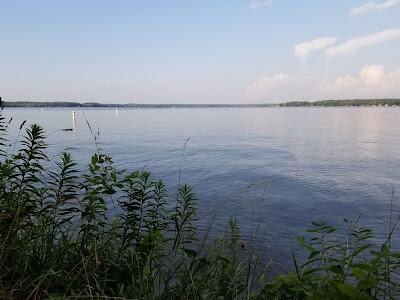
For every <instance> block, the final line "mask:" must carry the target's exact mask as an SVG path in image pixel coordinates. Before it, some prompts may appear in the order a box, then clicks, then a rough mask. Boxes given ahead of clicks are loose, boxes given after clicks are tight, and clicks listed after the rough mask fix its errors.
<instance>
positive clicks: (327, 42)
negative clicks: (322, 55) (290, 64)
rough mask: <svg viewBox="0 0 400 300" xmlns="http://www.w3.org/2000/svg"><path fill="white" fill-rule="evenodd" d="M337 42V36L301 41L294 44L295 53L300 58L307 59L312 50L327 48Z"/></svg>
mask: <svg viewBox="0 0 400 300" xmlns="http://www.w3.org/2000/svg"><path fill="white" fill-rule="evenodd" d="M336 42H337V39H336V38H331V37H324V38H319V39H315V40H312V41H308V42H304V43H300V44H297V45H295V46H294V54H295V55H296V57H298V58H299V59H300V60H302V61H305V60H307V58H308V56H309V55H310V54H311V53H312V52H315V51H318V50H322V49H325V48H327V47H329V46H331V45H333V44H334V43H336Z"/></svg>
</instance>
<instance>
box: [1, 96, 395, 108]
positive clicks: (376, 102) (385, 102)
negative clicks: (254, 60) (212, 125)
mask: <svg viewBox="0 0 400 300" xmlns="http://www.w3.org/2000/svg"><path fill="white" fill-rule="evenodd" d="M0 99H1V98H0ZM2 106H3V107H71V108H79V107H82V108H86V107H87V108H90V107H101V108H203V107H204V108H206V107H210V108H218V107H220V108H223V107H276V106H280V107H310V106H400V99H353V100H320V101H313V102H308V101H290V102H284V103H274V104H273V103H259V104H141V103H128V104H111V103H110V104H107V103H97V102H86V103H79V102H68V101H52V102H41V101H2Z"/></svg>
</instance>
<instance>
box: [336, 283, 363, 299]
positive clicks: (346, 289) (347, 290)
mask: <svg viewBox="0 0 400 300" xmlns="http://www.w3.org/2000/svg"><path fill="white" fill-rule="evenodd" d="M337 287H338V289H339V290H340V291H341V292H342V293H343V294H345V295H347V296H350V297H353V298H355V297H356V296H357V295H358V290H357V289H356V288H355V287H353V286H352V285H350V284H347V283H338V284H337Z"/></svg>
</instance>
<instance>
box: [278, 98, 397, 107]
mask: <svg viewBox="0 0 400 300" xmlns="http://www.w3.org/2000/svg"><path fill="white" fill-rule="evenodd" d="M385 105H388V106H392V105H396V106H397V105H400V99H354V100H321V101H315V102H308V101H292V102H286V103H284V104H281V106H287V107H288V106H289V107H292V106H296V107H297V106H385Z"/></svg>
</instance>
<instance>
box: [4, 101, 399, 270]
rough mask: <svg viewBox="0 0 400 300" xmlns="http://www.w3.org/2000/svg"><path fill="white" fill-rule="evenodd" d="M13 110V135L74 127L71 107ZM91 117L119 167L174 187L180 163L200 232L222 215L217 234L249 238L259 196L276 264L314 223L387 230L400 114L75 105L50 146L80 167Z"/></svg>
mask: <svg viewBox="0 0 400 300" xmlns="http://www.w3.org/2000/svg"><path fill="white" fill-rule="evenodd" d="M5 113H6V114H7V115H8V116H13V117H14V121H13V126H12V128H13V130H14V131H15V132H16V130H17V129H18V126H19V123H20V122H22V120H25V119H26V120H28V122H38V123H39V124H41V125H43V126H44V127H45V129H46V130H47V132H54V131H55V130H59V129H62V128H69V127H70V126H71V110H67V109H65V110H63V109H45V111H44V113H43V114H42V112H41V110H40V109H7V110H6V111H5ZM85 116H86V118H87V119H88V121H89V122H90V123H91V126H92V128H94V129H95V130H96V131H97V129H98V130H99V131H100V142H101V146H102V147H103V149H104V151H106V152H107V153H109V154H111V155H112V156H113V157H115V160H114V161H115V162H116V164H117V165H118V167H120V168H123V169H127V170H136V169H141V168H144V167H145V168H148V169H150V170H152V171H153V173H154V176H157V177H160V178H163V179H164V180H165V181H166V183H167V186H169V187H170V188H171V189H173V188H174V187H176V184H177V180H178V166H179V162H180V161H182V162H183V164H182V174H181V180H182V181H184V182H187V183H189V184H192V185H193V187H194V189H195V191H196V192H197V195H198V198H199V214H200V218H199V223H200V226H205V224H206V223H207V222H208V219H209V217H210V215H212V214H213V213H215V212H217V217H216V221H215V225H214V226H215V229H216V231H222V230H223V228H224V226H225V223H226V220H227V218H228V217H235V218H237V219H238V221H239V222H240V223H241V225H242V232H243V234H244V236H245V238H246V236H247V234H248V232H249V228H250V226H251V221H252V216H253V210H252V205H251V203H252V201H253V199H254V201H255V207H256V209H255V215H254V217H255V218H256V220H260V221H261V222H262V225H263V228H264V232H266V234H265V237H266V238H267V239H268V240H270V241H273V245H274V247H273V248H272V249H273V250H271V251H272V252H271V253H270V255H271V256H272V258H273V259H274V260H275V261H276V262H278V263H281V264H285V263H286V261H290V257H286V256H285V255H286V254H287V251H286V250H287V249H288V246H289V243H290V242H289V239H288V237H290V240H292V239H293V236H295V235H296V234H298V233H300V232H301V230H303V229H304V228H306V227H307V225H308V224H309V221H311V220H317V221H319V220H325V221H327V220H328V221H329V222H334V223H337V222H339V221H340V220H341V219H342V218H343V217H349V218H356V217H358V216H360V215H361V216H362V221H363V223H364V224H365V225H368V226H371V227H373V228H374V229H375V230H377V231H382V230H386V228H387V222H388V219H387V216H388V212H389V202H390V185H391V184H399V183H400V155H399V149H400V147H399V146H400V137H399V132H400V131H399V130H398V128H397V126H398V124H400V123H399V121H400V109H399V108H257V109H253V108H246V109H236V108H235V109H229V108H226V109H136V110H129V109H120V110H118V111H117V110H114V109H109V110H107V109H96V110H95V109H86V110H80V109H77V110H76V115H75V117H74V116H73V117H72V122H73V123H72V125H73V128H74V129H75V130H74V132H60V131H57V134H51V135H50V136H49V141H48V142H49V144H50V147H51V149H52V151H53V152H52V155H56V154H58V153H60V152H61V151H62V150H63V149H65V148H73V149H76V150H73V151H72V155H73V157H74V158H75V159H77V160H78V161H79V162H81V167H82V168H84V167H85V166H86V165H87V162H88V158H89V156H90V154H91V153H92V152H93V151H94V150H95V143H94V140H93V138H92V136H91V134H90V131H89V129H88V128H87V124H86V121H85ZM189 137H190V140H189V142H188V143H187V145H186V148H185V151H184V154H183V156H182V147H183V145H184V144H185V141H186V140H187V139H188V138H189ZM249 185H250V186H251V187H254V186H255V187H256V193H255V194H253V191H252V188H249ZM395 200H396V203H395V209H396V211H399V210H398V209H397V207H399V205H398V204H397V198H396V199H395ZM282 249H284V251H283V252H281V250H282Z"/></svg>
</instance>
